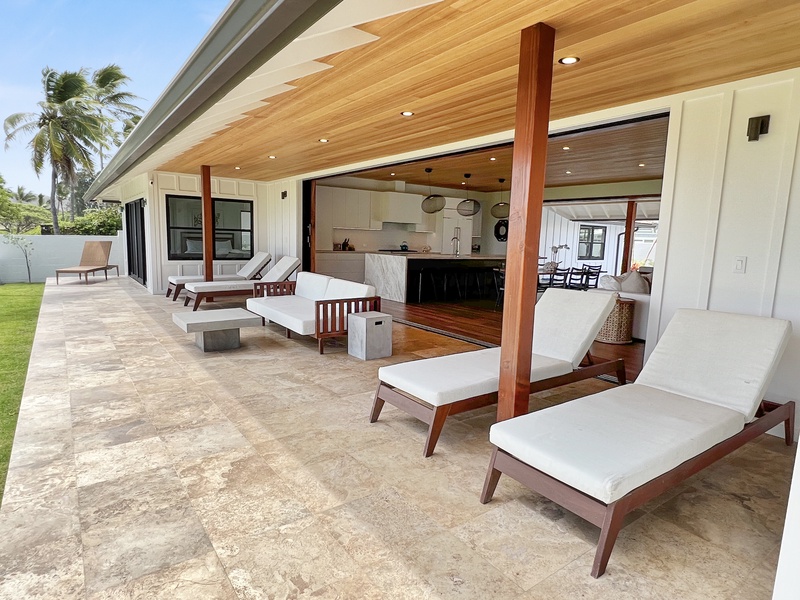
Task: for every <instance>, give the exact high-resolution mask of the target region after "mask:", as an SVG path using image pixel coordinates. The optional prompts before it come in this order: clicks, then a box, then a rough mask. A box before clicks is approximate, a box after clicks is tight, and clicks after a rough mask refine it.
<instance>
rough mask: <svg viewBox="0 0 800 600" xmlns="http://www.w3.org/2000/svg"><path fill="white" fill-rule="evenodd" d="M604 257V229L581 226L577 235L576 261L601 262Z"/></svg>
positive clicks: (593, 226) (601, 227)
mask: <svg viewBox="0 0 800 600" xmlns="http://www.w3.org/2000/svg"><path fill="white" fill-rule="evenodd" d="M605 255H606V228H605V227H603V226H600V225H598V226H595V225H581V230H580V233H579V234H578V260H603V258H605Z"/></svg>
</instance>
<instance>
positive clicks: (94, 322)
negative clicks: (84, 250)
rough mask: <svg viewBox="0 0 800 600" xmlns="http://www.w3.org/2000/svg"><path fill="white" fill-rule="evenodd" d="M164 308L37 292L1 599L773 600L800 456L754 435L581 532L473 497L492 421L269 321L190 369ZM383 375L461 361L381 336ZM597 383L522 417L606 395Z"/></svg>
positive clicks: (75, 291)
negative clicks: (392, 392) (376, 401)
mask: <svg viewBox="0 0 800 600" xmlns="http://www.w3.org/2000/svg"><path fill="white" fill-rule="evenodd" d="M174 310H184V308H183V307H182V306H181V304H180V303H172V302H169V301H167V300H165V299H164V298H163V297H154V296H150V295H148V294H147V293H146V292H145V291H144V290H143V289H142V288H140V287H139V286H137V285H136V284H135V283H133V282H131V281H129V280H127V279H125V278H121V279H118V280H117V279H111V280H109V281H108V282H105V281H98V282H97V283H95V284H93V285H90V286H85V285H78V284H77V283H76V284H70V283H65V284H62V285H60V286H58V287H56V286H54V285H48V286H47V288H46V291H45V296H44V303H43V305H42V311H41V315H40V321H39V327H38V330H37V335H36V340H35V343H34V349H33V356H32V360H31V367H30V371H29V375H28V381H27V384H26V388H25V395H24V398H23V401H22V409H21V413H20V420H19V425H18V428H17V437H16V441H15V445H14V452H13V455H12V459H11V468H10V471H9V476H8V482H7V485H6V490H5V500H4V503H3V506H2V510H1V511H0V596H2V597H3V598H14V599H18V598H89V599H92V600H95V599H101V598H132V597H135V598H148V599H151V598H165V599H166V598H169V599H193V600H194V599H202V598H223V599H224V598H236V597H239V598H243V599H244V598H247V599H261V598H270V599H271V598H304V597H314V598H357V599H368V600H370V599H400V598H411V599H439V598H459V599H473V598H474V599H480V600H485V599H495V598H496V599H506V598H509V599H519V600H538V599H548V600H549V599H554V598H609V599H610V598H614V599H620V598H630V599H641V598H702V599H704V600H708V599H712V598H729V599H733V598H739V599H755V598H769V597H770V590H771V587H772V580H773V576H774V572H775V567H776V563H777V556H778V550H779V544H780V536H781V531H782V525H783V515H784V512H785V506H786V498H787V493H788V486H789V481H788V479H789V477H790V472H791V464H792V460H793V456H794V448H786V447H784V446H783V445H782V442H781V441H780V440H779V439H777V438H770V437H764V438H762V439H761V440H760V441H758V442H756V443H753V444H750V445H749V446H748V447H746V448H744V449H742V450H740V451H739V452H737V453H736V454H734V455H732V456H730V457H729V458H728V459H727V460H725V461H723V462H721V463H718V464H717V465H716V466H714V467H712V468H710V469H708V470H706V471H705V472H704V473H701V474H700V475H699V476H697V477H695V478H693V479H692V480H690V481H689V482H688V483H686V484H685V485H683V486H681V487H680V488H678V489H676V490H674V492H672V493H669V494H667V495H665V496H663V497H661V498H658V499H657V500H655V501H654V502H653V503H651V504H650V505H648V506H646V507H645V509H644V510H640V511H638V512H637V513H635V514H634V515H632V517H633V518H632V519H631V522H630V523H629V524H628V525H627V527H626V528H625V529H624V530H623V532H622V534H621V536H620V539H619V542H618V543H617V546H616V549H615V550H614V553H613V555H612V557H611V562H610V564H609V568H608V572H607V574H606V575H605V576H604V577H602V578H601V579H599V580H593V579H592V578H591V577H590V576H589V568H590V564H591V561H592V557H593V554H594V544H595V542H596V540H597V536H598V533H597V530H596V529H595V528H594V527H592V526H591V525H588V524H586V523H585V522H583V521H581V520H580V519H578V518H576V517H574V516H573V515H571V514H569V513H567V512H565V511H563V510H561V509H560V508H559V507H557V506H555V505H553V504H552V503H550V502H548V501H546V500H544V499H543V498H541V497H539V496H537V495H535V494H533V493H531V492H529V491H528V490H526V489H524V488H523V487H522V486H520V485H518V484H516V483H515V482H513V481H512V480H511V479H509V478H508V477H504V478H502V479H501V482H500V486H499V488H498V493H497V495H496V497H495V500H494V501H493V502H491V503H490V504H488V505H486V506H484V505H481V504H480V503H479V502H478V493H479V491H480V488H481V485H482V481H483V477H484V474H485V469H486V465H487V461H488V458H489V446H488V443H487V441H486V438H487V429H488V426H489V424H490V423H491V422H492V418H493V411H492V409H485V410H483V411H479V412H474V413H467V414H466V415H461V416H459V417H456V418H453V419H450V420H449V422H448V424H447V426H446V427H445V430H444V433H443V436H442V439H441V440H440V442H439V444H438V446H437V450H436V454H435V455H434V456H433V457H432V458H430V459H423V458H422V442H423V440H424V436H425V430H424V426H423V425H422V424H421V423H419V422H417V421H415V420H413V419H411V418H409V417H407V416H405V415H404V414H402V413H400V412H398V411H396V410H394V409H393V408H392V407H389V406H387V407H386V409H385V410H384V412H383V415H382V418H381V420H380V422H379V423H378V424H374V425H371V424H369V423H368V419H367V415H368V412H369V408H370V403H371V398H372V393H373V390H374V388H375V385H376V371H377V368H378V367H379V366H380V365H382V364H386V363H387V362H388V361H370V362H362V361H359V360H357V359H354V358H351V357H350V356H348V355H347V353H346V350H345V348H343V347H342V346H338V347H333V348H330V349H329V350H328V351H327V353H326V354H325V355H324V356H320V355H318V354H317V352H316V344H315V342H314V341H313V340H310V339H302V338H301V339H291V340H287V339H286V338H285V337H284V336H283V333H282V331H281V330H279V329H278V328H277V327H275V326H268V327H267V328H254V329H248V330H243V332H242V338H243V342H244V345H243V347H242V348H241V349H239V350H234V351H228V352H223V353H210V354H203V353H202V352H201V351H200V350H199V349H198V348H196V347H195V346H194V341H193V337H192V336H191V335H186V334H184V333H182V332H181V331H180V330H179V329H178V327H176V326H175V325H173V323H172V319H171V312H172V311H174ZM394 347H395V356H394V357H393V358H392V359H391V360H392V361H404V360H409V359H412V358H420V357H426V356H433V355H439V354H443V353H449V352H455V351H460V350H467V349H469V348H470V347H469V346H468V345H467V344H464V343H462V342H458V341H454V340H450V339H447V338H443V337H440V336H437V335H434V334H431V333H427V332H423V331H419V330H415V329H412V328H407V327H404V326H401V325H395V327H394ZM608 385H609V384H607V383H604V382H601V381H591V382H587V383H583V384H581V385H575V386H570V387H566V388H562V389H560V390H558V391H556V392H551V393H549V394H540V395H538V396H537V397H536V398H535V401H534V404H535V405H536V406H545V405H548V404H551V403H554V402H560V401H564V400H568V399H570V398H573V397H576V396H579V395H583V394H586V393H590V392H592V391H596V390H600V389H604V388H605V387H607V386H608Z"/></svg>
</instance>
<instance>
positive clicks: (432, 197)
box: [422, 167, 447, 215]
mask: <svg viewBox="0 0 800 600" xmlns="http://www.w3.org/2000/svg"><path fill="white" fill-rule="evenodd" d="M431 171H433V169H431V168H430V167H427V168H426V169H425V172H426V173H427V174H428V195H427V196H425V198H423V199H422V212H424V213H428V214H429V215H432V214H433V213H437V212H439V211H440V210H442V209H444V207H445V204H447V200H445V198H444V196H442V195H441V194H431Z"/></svg>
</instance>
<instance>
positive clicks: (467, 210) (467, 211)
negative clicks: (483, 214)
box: [456, 173, 481, 217]
mask: <svg viewBox="0 0 800 600" xmlns="http://www.w3.org/2000/svg"><path fill="white" fill-rule="evenodd" d="M470 177H472V175H470V174H469V173H464V179H466V180H467V183H466V186H467V188H466V192H467V199H466V200H462V201H461V202H459V203H458V206H456V210H457V211H458V214H460V215H461V216H462V217H472V216H474V215H477V214H478V213H479V212H480V210H481V204H480V202H478V201H477V200H471V199H470V197H469V178H470Z"/></svg>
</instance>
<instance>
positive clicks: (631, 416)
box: [489, 384, 745, 504]
mask: <svg viewBox="0 0 800 600" xmlns="http://www.w3.org/2000/svg"><path fill="white" fill-rule="evenodd" d="M744 424H745V420H744V417H743V415H742V413H740V412H738V411H736V410H732V409H729V408H724V407H721V406H717V405H714V404H709V403H707V402H701V401H698V400H694V399H692V398H686V397H684V396H679V395H677V394H671V393H669V392H665V391H663V390H658V389H654V388H651V387H647V386H643V385H639V384H631V385H626V386H622V387H618V388H614V389H610V390H607V391H605V392H600V393H599V394H594V395H591V396H586V397H584V398H579V399H577V400H572V401H571V402H565V403H564V404H559V405H557V406H553V407H550V408H546V409H543V410H540V411H536V412H533V413H530V414H527V415H523V416H520V417H516V418H513V419H509V420H507V421H502V422H500V423H495V424H494V425H492V427H491V429H490V432H489V440H490V441H491V443H492V444H494V445H495V446H497V447H498V448H501V449H502V450H504V451H505V452H507V453H508V454H511V455H512V456H515V457H516V458H518V459H519V460H521V461H522V462H524V463H526V464H528V465H530V466H532V467H533V468H535V469H538V470H539V471H542V472H544V473H546V474H548V475H550V476H551V477H554V478H555V479H558V480H559V481H562V482H563V483H566V484H567V485H569V486H572V487H574V488H576V489H578V490H580V491H582V492H584V493H586V494H588V495H589V496H592V497H593V498H597V499H598V500H600V501H602V502H605V503H606V504H608V503H610V502H614V501H615V500H618V499H619V498H621V497H622V496H624V495H625V494H627V493H628V492H630V491H631V490H634V489H636V488H637V487H639V486H640V485H642V484H644V483H646V482H648V481H650V480H651V479H654V478H656V477H658V476H659V475H662V474H663V473H666V472H667V471H669V470H671V469H673V468H675V467H677V466H678V465H680V464H681V463H683V462H685V461H686V460H688V459H690V458H692V457H693V456H696V455H697V454H699V453H701V452H703V451H705V450H707V449H708V448H710V447H712V446H714V445H715V444H717V443H719V442H721V441H723V440H725V439H727V438H729V437H731V436H732V435H735V434H736V433H738V432H739V431H741V430H742V428H743V427H744Z"/></svg>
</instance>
